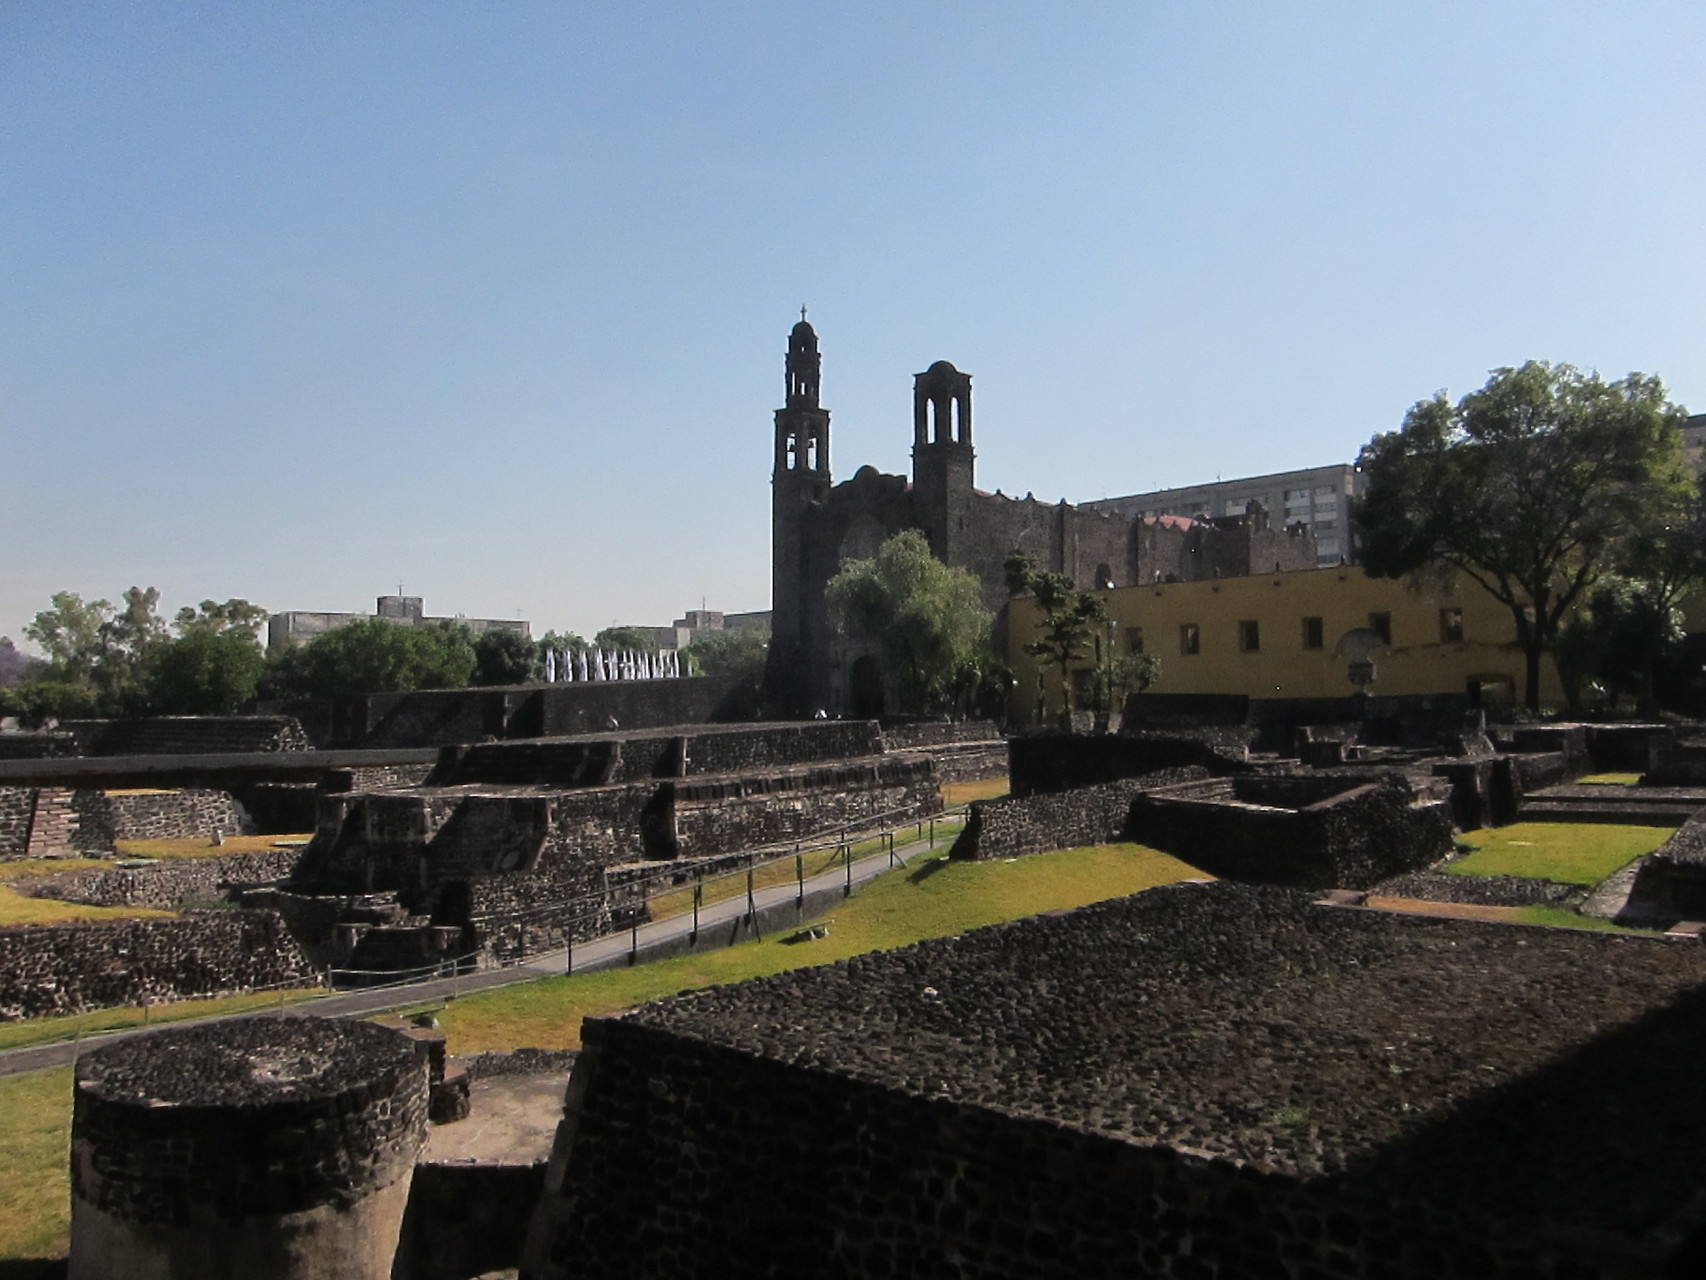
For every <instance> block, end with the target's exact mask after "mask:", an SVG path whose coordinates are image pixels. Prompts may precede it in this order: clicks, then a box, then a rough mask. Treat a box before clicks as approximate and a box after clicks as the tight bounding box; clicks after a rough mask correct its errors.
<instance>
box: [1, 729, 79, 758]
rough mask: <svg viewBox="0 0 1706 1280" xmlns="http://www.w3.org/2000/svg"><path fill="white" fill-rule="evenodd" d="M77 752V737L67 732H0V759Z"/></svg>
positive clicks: (51, 755) (44, 756) (57, 755)
mask: <svg viewBox="0 0 1706 1280" xmlns="http://www.w3.org/2000/svg"><path fill="white" fill-rule="evenodd" d="M77 752H78V747H77V739H76V738H75V737H73V736H72V735H71V734H69V733H0V760H47V759H52V758H56V757H60V756H74V755H76V754H77Z"/></svg>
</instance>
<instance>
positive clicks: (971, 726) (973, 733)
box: [883, 720, 1006, 751]
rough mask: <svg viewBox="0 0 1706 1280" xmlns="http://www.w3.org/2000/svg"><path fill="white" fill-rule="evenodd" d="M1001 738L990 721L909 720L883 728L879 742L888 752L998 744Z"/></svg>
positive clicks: (996, 728) (999, 729)
mask: <svg viewBox="0 0 1706 1280" xmlns="http://www.w3.org/2000/svg"><path fill="white" fill-rule="evenodd" d="M1005 736H1006V735H1005V734H1003V733H1002V732H1001V727H1000V726H999V725H997V724H996V723H995V721H993V720H951V721H950V720H912V721H902V722H899V723H892V724H891V723H885V724H884V725H883V741H884V743H885V744H887V746H888V749H889V750H890V751H909V750H916V749H917V748H920V747H940V746H945V745H948V744H950V743H960V742H999V741H1001V740H1002V739H1003V738H1004V737H1005Z"/></svg>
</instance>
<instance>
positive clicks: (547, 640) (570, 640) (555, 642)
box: [539, 631, 592, 661]
mask: <svg viewBox="0 0 1706 1280" xmlns="http://www.w3.org/2000/svg"><path fill="white" fill-rule="evenodd" d="M591 647H592V646H591V645H589V644H587V642H586V640H585V639H584V638H582V637H581V636H578V635H576V634H575V633H574V632H573V631H547V632H546V633H545V634H544V635H543V636H541V637H540V638H539V652H540V655H541V657H540V661H544V657H543V655H544V653H545V651H546V650H547V649H554V650H556V651H557V652H559V653H579V652H580V651H581V650H582V649H589V648H591Z"/></svg>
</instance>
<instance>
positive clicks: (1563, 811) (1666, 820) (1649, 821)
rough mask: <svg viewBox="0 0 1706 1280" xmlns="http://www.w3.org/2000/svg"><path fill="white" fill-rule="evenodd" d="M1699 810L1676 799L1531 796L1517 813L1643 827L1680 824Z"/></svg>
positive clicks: (1524, 818) (1527, 817)
mask: <svg viewBox="0 0 1706 1280" xmlns="http://www.w3.org/2000/svg"><path fill="white" fill-rule="evenodd" d="M1698 812H1699V806H1697V805H1688V804H1678V803H1676V802H1675V801H1672V802H1670V803H1668V804H1655V803H1640V804H1631V803H1617V802H1612V801H1603V800H1602V801H1597V802H1596V801H1591V800H1574V799H1563V798H1550V799H1537V798H1534V797H1530V798H1528V799H1525V800H1524V801H1523V802H1522V807H1521V810H1520V811H1519V813H1518V817H1519V818H1520V819H1521V820H1522V821H1524V822H1614V823H1626V824H1629V825H1631V826H1644V827H1680V826H1681V825H1682V824H1683V823H1685V822H1687V821H1688V820H1689V819H1690V818H1692V817H1693V816H1694V815H1695V814H1696V813H1698Z"/></svg>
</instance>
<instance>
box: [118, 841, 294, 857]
mask: <svg viewBox="0 0 1706 1280" xmlns="http://www.w3.org/2000/svg"><path fill="white" fill-rule="evenodd" d="M308 838H309V837H308V836H307V835H295V836H226V837H225V843H224V844H214V843H213V841H212V840H211V839H210V838H209V837H207V836H193V837H191V838H190V839H187V840H115V841H113V847H114V848H115V849H117V850H118V852H119V855H120V856H121V857H126V858H222V857H224V856H225V855H226V854H228V853H264V852H265V851H266V850H268V849H271V848H272V847H273V846H274V845H277V844H279V843H280V842H284V841H289V842H293V843H296V844H300V843H301V842H303V841H305V840H307V839H308Z"/></svg>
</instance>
